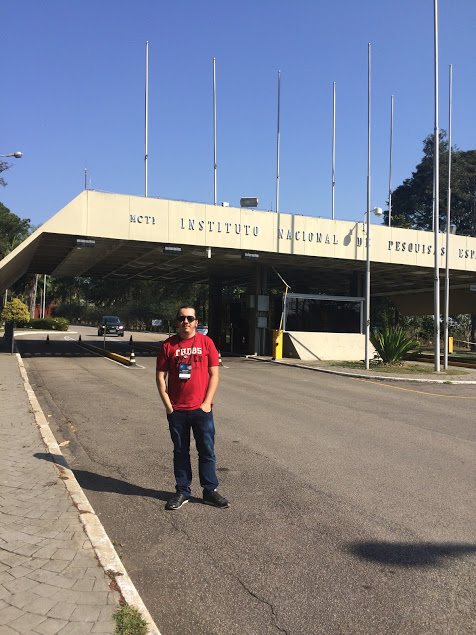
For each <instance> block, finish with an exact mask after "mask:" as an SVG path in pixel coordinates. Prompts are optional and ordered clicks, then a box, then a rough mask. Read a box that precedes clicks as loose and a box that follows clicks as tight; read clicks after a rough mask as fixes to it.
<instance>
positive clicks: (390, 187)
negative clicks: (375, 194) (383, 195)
mask: <svg viewBox="0 0 476 635" xmlns="http://www.w3.org/2000/svg"><path fill="white" fill-rule="evenodd" d="M392 159H393V95H392V99H391V105H390V170H389V176H388V226H389V227H390V226H391V224H392Z"/></svg>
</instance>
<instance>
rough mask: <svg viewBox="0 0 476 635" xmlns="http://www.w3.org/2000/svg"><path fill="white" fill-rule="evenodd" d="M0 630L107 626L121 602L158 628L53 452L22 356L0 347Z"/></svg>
mask: <svg viewBox="0 0 476 635" xmlns="http://www.w3.org/2000/svg"><path fill="white" fill-rule="evenodd" d="M0 342H1V339H0ZM0 404H1V407H0V633H1V635H9V634H13V633H22V634H26V633H41V634H44V635H48V634H54V633H61V634H62V635H66V634H76V633H78V634H80V633H114V629H115V622H114V620H113V618H112V615H113V613H115V611H116V610H117V609H118V608H119V607H120V604H123V603H124V602H127V603H128V604H130V605H132V606H135V607H136V608H138V609H139V610H140V612H141V614H142V616H143V617H144V618H145V619H146V620H147V621H148V624H149V632H150V633H156V634H158V635H160V633H159V631H158V629H157V627H156V626H155V624H154V622H153V620H152V618H151V617H150V615H149V613H148V611H147V609H146V607H145V606H144V605H143V603H142V601H141V599H140V597H139V595H138V593H137V591H136V589H135V588H134V586H133V584H132V582H131V580H130V579H129V577H128V575H127V572H126V571H125V569H124V567H123V566H122V563H121V561H120V559H119V557H118V556H117V554H116V552H115V550H114V547H113V546H112V544H111V542H110V540H109V538H108V537H107V535H106V533H105V531H104V529H103V527H102V525H101V524H100V522H99V520H98V518H97V516H96V514H95V513H94V510H93V509H92V507H91V506H90V505H89V502H88V501H87V499H86V497H85V495H84V493H83V492H82V490H81V488H80V487H79V485H78V483H77V481H76V479H75V477H74V475H73V473H72V472H71V471H70V470H69V468H68V466H67V463H66V461H65V459H64V457H63V455H62V454H61V450H60V448H59V447H58V445H57V443H56V441H55V439H54V437H53V435H52V433H51V430H50V428H49V426H48V422H47V420H46V419H45V417H44V415H43V413H42V411H41V408H40V406H39V404H38V402H37V401H36V397H35V395H34V393H33V391H32V389H31V387H30V385H29V383H28V377H27V375H26V372H25V369H24V367H23V363H22V360H21V358H20V356H19V355H17V354H13V355H12V354H10V353H8V352H4V351H3V352H2V350H1V349H0Z"/></svg>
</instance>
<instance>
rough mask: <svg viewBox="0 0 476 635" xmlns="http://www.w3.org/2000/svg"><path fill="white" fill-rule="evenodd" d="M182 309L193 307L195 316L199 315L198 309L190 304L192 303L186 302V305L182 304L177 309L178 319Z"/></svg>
mask: <svg viewBox="0 0 476 635" xmlns="http://www.w3.org/2000/svg"><path fill="white" fill-rule="evenodd" d="M182 309H193V312H194V313H195V317H197V310H196V308H195V307H194V306H192V305H190V304H185V305H184V306H181V307H179V308H178V309H177V319H178V316H179V313H180V311H181V310H182Z"/></svg>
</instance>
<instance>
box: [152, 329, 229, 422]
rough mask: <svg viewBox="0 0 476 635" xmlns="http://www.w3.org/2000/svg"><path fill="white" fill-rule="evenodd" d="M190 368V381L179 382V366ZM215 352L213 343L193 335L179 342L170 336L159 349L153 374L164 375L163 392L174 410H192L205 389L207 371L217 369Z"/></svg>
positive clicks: (207, 378)
mask: <svg viewBox="0 0 476 635" xmlns="http://www.w3.org/2000/svg"><path fill="white" fill-rule="evenodd" d="M181 362H183V363H185V364H192V374H191V376H190V379H179V364H180V363H181ZM218 365H219V360H218V351H217V349H216V348H215V344H214V343H213V341H212V340H211V339H210V338H209V337H207V336H206V335H203V334H202V333H196V334H195V335H194V337H190V338H189V339H187V340H182V339H181V338H180V337H179V336H178V335H172V337H169V339H168V340H165V342H164V343H163V345H162V348H161V349H160V352H159V354H158V355H157V370H158V371H163V372H166V373H168V387H167V392H168V394H169V397H170V401H171V403H172V406H173V408H174V410H196V409H197V408H199V407H200V406H201V405H202V403H203V400H204V399H205V395H206V394H207V389H208V380H209V375H208V369H209V368H210V367H211V366H218Z"/></svg>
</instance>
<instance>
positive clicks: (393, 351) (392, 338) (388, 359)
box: [370, 326, 420, 364]
mask: <svg viewBox="0 0 476 635" xmlns="http://www.w3.org/2000/svg"><path fill="white" fill-rule="evenodd" d="M370 341H371V342H372V344H373V345H374V346H375V349H376V350H377V353H378V354H379V356H380V358H381V359H382V361H383V363H384V364H398V362H400V361H401V360H402V359H404V358H405V357H406V356H407V355H408V354H409V353H411V352H415V351H416V350H418V348H419V346H420V343H419V342H418V341H417V340H414V339H412V338H411V337H409V336H408V335H407V334H406V333H405V331H404V330H403V329H402V328H400V327H398V326H391V327H388V328H385V329H382V330H381V331H377V332H376V333H374V334H373V335H371V337H370Z"/></svg>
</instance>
